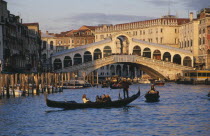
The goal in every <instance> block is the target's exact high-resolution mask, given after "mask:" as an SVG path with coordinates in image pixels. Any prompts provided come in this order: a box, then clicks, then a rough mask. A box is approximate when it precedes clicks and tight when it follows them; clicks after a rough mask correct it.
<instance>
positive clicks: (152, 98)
mask: <svg viewBox="0 0 210 136" xmlns="http://www.w3.org/2000/svg"><path fill="white" fill-rule="evenodd" d="M145 98H146V102H158V101H159V98H160V96H159V94H149V93H147V94H146V95H145Z"/></svg>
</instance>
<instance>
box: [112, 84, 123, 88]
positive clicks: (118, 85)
mask: <svg viewBox="0 0 210 136" xmlns="http://www.w3.org/2000/svg"><path fill="white" fill-rule="evenodd" d="M110 88H111V89H121V88H122V87H121V86H120V84H118V83H114V84H110Z"/></svg>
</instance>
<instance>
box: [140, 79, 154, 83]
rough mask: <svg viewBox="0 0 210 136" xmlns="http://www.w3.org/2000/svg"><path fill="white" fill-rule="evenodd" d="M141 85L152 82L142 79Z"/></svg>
mask: <svg viewBox="0 0 210 136" xmlns="http://www.w3.org/2000/svg"><path fill="white" fill-rule="evenodd" d="M139 83H140V84H150V83H151V82H150V81H149V79H144V78H141V79H140V80H139Z"/></svg>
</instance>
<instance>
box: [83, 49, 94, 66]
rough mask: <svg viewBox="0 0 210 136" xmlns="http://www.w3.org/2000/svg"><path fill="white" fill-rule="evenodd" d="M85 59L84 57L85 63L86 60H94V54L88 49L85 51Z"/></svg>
mask: <svg viewBox="0 0 210 136" xmlns="http://www.w3.org/2000/svg"><path fill="white" fill-rule="evenodd" d="M83 59H84V63H85V62H89V61H92V55H91V53H90V52H89V51H86V52H85V53H84V57H83Z"/></svg>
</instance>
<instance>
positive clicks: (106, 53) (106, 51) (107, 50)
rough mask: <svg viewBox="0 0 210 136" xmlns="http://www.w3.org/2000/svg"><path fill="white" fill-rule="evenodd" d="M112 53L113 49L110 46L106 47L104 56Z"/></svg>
mask: <svg viewBox="0 0 210 136" xmlns="http://www.w3.org/2000/svg"><path fill="white" fill-rule="evenodd" d="M110 55H112V49H111V47H110V46H106V47H104V57H107V56H110Z"/></svg>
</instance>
